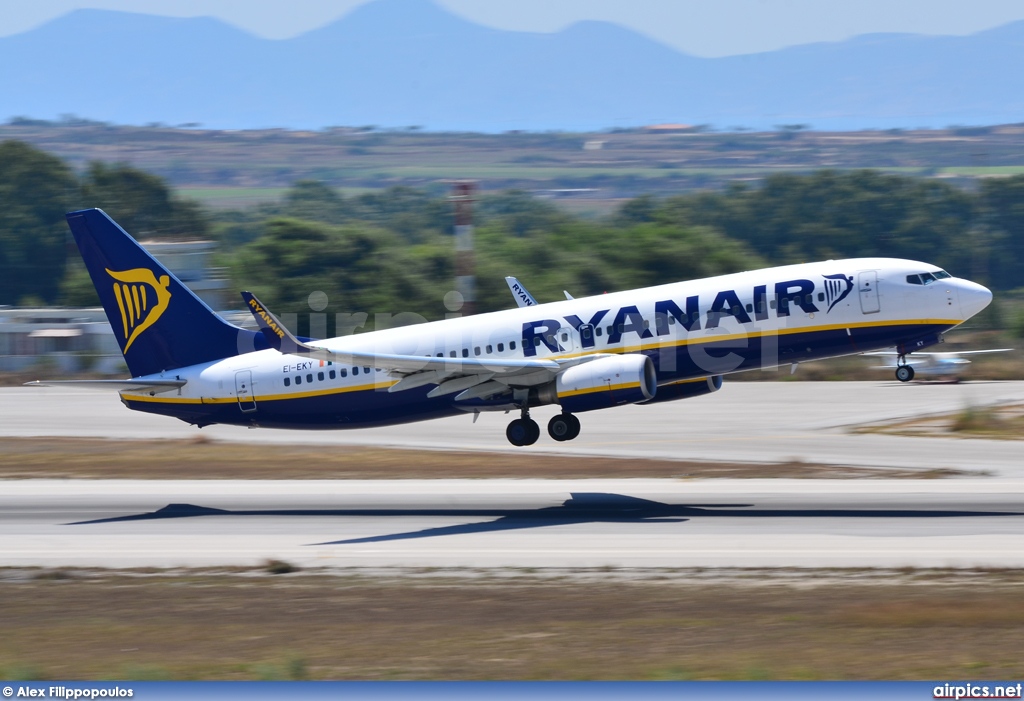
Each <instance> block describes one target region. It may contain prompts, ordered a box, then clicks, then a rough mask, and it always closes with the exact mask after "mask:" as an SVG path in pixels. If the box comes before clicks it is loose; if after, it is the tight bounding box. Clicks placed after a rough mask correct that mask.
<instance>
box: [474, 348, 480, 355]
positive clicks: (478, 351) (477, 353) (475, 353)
mask: <svg viewBox="0 0 1024 701" xmlns="http://www.w3.org/2000/svg"><path fill="white" fill-rule="evenodd" d="M473 355H480V346H476V347H474V348H473Z"/></svg>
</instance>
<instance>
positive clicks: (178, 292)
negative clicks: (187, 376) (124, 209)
mask: <svg viewBox="0 0 1024 701" xmlns="http://www.w3.org/2000/svg"><path fill="white" fill-rule="evenodd" d="M67 220H68V225H69V226H70V227H71V233H72V234H74V236H75V242H76V243H77V244H78V249H79V250H80V251H81V252H82V259H83V260H84V261H85V267H86V268H87V269H88V271H89V276H90V277H91V278H92V282H93V284H94V285H95V286H96V291H97V292H98V293H99V296H100V301H101V302H102V303H103V309H104V311H106V313H107V319H108V320H109V321H110V326H111V327H112V328H113V330H114V337H115V338H117V342H118V344H119V345H120V346H121V352H122V353H123V354H124V360H125V362H126V363H127V364H128V370H129V372H131V374H132V377H138V376H140V375H151V374H153V373H159V372H161V371H164V370H173V369H176V368H181V367H186V366H189V365H196V364H198V363H205V362H210V361H213V360H220V359H221V358H228V357H231V356H234V355H239V354H240V353H246V352H249V351H253V350H258V349H262V348H266V347H267V344H266V340H265V339H264V338H263V337H262V335H260V334H258V333H256V332H253V331H248V330H246V329H242V328H239V327H237V326H233V325H231V324H229V323H227V322H226V321H224V320H223V319H222V318H220V317H219V316H217V314H215V313H214V312H213V310H212V309H210V308H209V307H208V306H206V304H205V303H204V302H203V301H202V300H201V299H199V298H198V297H196V295H195V294H193V293H192V291H191V290H189V289H188V288H187V287H185V285H183V284H182V283H181V281H180V280H178V278H176V277H175V276H174V275H173V274H172V273H171V272H170V271H169V270H167V269H166V268H165V267H164V266H162V265H161V264H160V263H158V262H157V261H156V259H155V258H153V256H151V255H149V253H147V252H146V250H145V249H144V248H143V247H142V246H140V245H139V244H138V242H136V241H135V239H133V238H132V237H131V236H129V235H128V233H127V232H126V231H125V230H124V229H122V228H121V227H120V226H118V225H117V223H116V222H115V221H114V220H113V219H111V218H110V217H109V216H107V214H106V213H105V212H104V211H103V210H101V209H85V210H81V211H78V212H69V213H68V214H67Z"/></svg>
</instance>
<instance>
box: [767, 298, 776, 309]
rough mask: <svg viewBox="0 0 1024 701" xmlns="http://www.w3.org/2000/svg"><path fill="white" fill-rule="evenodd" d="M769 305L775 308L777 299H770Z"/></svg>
mask: <svg viewBox="0 0 1024 701" xmlns="http://www.w3.org/2000/svg"><path fill="white" fill-rule="evenodd" d="M768 306H769V307H771V308H772V309H775V300H774V299H773V300H772V301H770V302H769V303H768Z"/></svg>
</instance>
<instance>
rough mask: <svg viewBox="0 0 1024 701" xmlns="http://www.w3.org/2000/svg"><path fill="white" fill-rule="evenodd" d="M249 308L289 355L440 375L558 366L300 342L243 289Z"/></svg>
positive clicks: (273, 344) (274, 344)
mask: <svg viewBox="0 0 1024 701" xmlns="http://www.w3.org/2000/svg"><path fill="white" fill-rule="evenodd" d="M242 298H243V299H244V300H245V303H246V306H248V307H249V311H251V312H252V315H253V316H254V317H255V318H256V323H257V324H259V327H260V331H262V332H263V335H264V336H265V337H266V338H267V340H268V341H269V342H270V345H271V347H272V348H274V349H276V350H278V351H280V352H281V353H286V354H289V355H302V356H306V357H309V358H314V359H316V360H330V361H332V362H335V363H339V364H341V365H367V366H372V367H375V368H381V369H382V370H395V371H398V372H405V373H410V372H420V371H422V370H436V371H438V372H440V373H442V374H444V375H455V374H461V375H470V374H481V373H490V374H499V375H500V374H512V373H521V372H523V371H530V370H547V371H549V372H551V373H557V372H558V371H559V370H560V369H561V366H560V365H559V364H558V363H556V362H555V361H553V360H524V359H516V358H509V359H506V360H481V359H479V358H435V357H432V356H419V355H392V354H388V353H363V352H358V351H342V350H330V349H328V348H324V347H322V346H318V345H313V344H309V343H303V342H302V341H300V340H299V339H297V338H296V337H295V336H294V335H292V333H291V332H290V331H288V329H287V328H285V326H284V324H282V323H281V321H280V320H279V319H278V318H277V317H276V316H274V315H273V314H272V313H271V312H270V310H268V309H267V308H266V307H265V306H264V305H263V304H262V303H261V302H260V301H259V300H258V299H256V296H255V295H253V294H252V293H251V292H243V293H242Z"/></svg>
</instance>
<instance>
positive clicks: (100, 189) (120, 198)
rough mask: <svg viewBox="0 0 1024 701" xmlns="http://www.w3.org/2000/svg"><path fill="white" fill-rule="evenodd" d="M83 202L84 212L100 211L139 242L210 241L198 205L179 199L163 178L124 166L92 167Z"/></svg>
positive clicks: (81, 199) (85, 179)
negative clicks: (170, 239)
mask: <svg viewBox="0 0 1024 701" xmlns="http://www.w3.org/2000/svg"><path fill="white" fill-rule="evenodd" d="M79 201H80V205H81V207H82V208H85V207H100V208H101V209H103V210H104V211H105V212H106V213H107V214H109V215H110V216H111V217H113V218H114V220H115V221H116V222H117V223H118V224H120V225H121V227H122V228H123V229H124V230H125V231H127V232H128V233H129V234H131V235H132V236H133V237H135V238H136V239H139V240H142V239H145V238H154V237H169V236H174V237H180V238H208V237H209V223H208V221H207V219H206V217H205V216H204V215H203V213H202V211H201V210H200V208H199V206H198V205H196V204H195V203H193V202H187V201H184V200H181V199H179V198H177V197H175V196H174V194H173V193H172V192H171V189H170V188H169V187H168V186H167V183H165V182H164V181H163V180H162V179H161V178H159V177H157V176H155V175H152V174H150V173H146V172H144V171H141V170H138V169H136V168H132V167H131V166H129V165H125V164H123V163H120V164H115V165H108V164H106V163H99V162H95V163H91V164H90V165H89V168H88V170H87V171H86V173H85V175H84V177H83V180H82V192H81V195H80V197H79Z"/></svg>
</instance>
